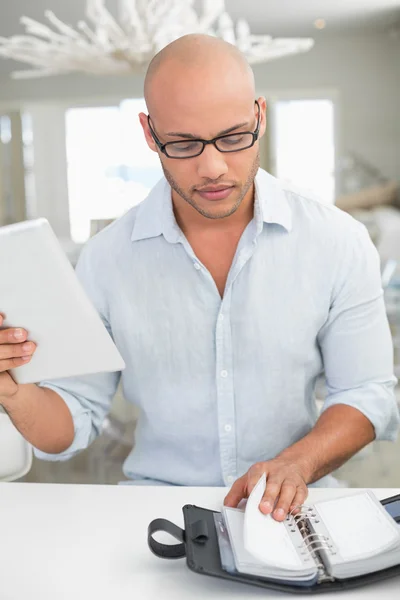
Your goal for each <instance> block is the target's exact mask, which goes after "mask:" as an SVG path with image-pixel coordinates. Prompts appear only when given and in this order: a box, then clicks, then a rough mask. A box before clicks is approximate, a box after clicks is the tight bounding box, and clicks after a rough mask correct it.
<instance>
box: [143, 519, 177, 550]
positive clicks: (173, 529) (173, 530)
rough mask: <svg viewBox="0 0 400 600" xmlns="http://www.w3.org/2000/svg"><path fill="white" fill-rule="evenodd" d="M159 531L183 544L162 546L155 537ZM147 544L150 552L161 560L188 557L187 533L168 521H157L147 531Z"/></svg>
mask: <svg viewBox="0 0 400 600" xmlns="http://www.w3.org/2000/svg"><path fill="white" fill-rule="evenodd" d="M158 531H165V532H166V533H169V534H170V535H172V537H174V538H175V539H176V540H179V542H181V543H180V544H161V543H160V542H157V541H156V540H155V539H154V538H153V535H154V534H155V533H157V532H158ZM147 542H148V544H149V548H150V550H151V551H152V552H153V554H155V555H156V556H158V557H160V558H183V557H184V556H186V548H185V532H184V531H183V529H181V528H180V527H178V526H177V525H175V524H174V523H171V521H168V520H167V519H155V520H154V521H152V522H151V523H150V525H149V527H148V529H147Z"/></svg>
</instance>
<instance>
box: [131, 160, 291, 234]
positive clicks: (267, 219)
mask: <svg viewBox="0 0 400 600" xmlns="http://www.w3.org/2000/svg"><path fill="white" fill-rule="evenodd" d="M255 221H256V226H257V229H259V228H262V224H263V223H275V224H277V225H281V226H282V227H284V229H286V231H291V229H292V213H291V209H290V206H289V202H288V199H287V197H286V194H285V191H284V189H283V188H282V186H281V184H280V182H279V181H278V179H276V178H275V177H273V176H272V175H270V174H269V173H267V172H266V171H264V170H263V169H259V170H258V173H257V175H256V178H255ZM160 235H164V237H165V239H166V240H167V241H168V242H170V243H176V242H178V241H179V239H180V237H181V232H180V229H179V227H178V224H177V222H176V219H175V216H174V211H173V208H172V199H171V187H170V185H169V184H168V182H167V180H166V179H165V178H164V177H162V178H161V179H160V181H159V182H158V183H157V184H156V185H155V186H154V187H153V189H152V190H151V191H150V193H149V195H148V196H147V198H146V199H145V200H143V202H141V203H140V204H139V206H138V210H137V214H136V219H135V224H134V227H133V231H132V236H131V240H132V241H134V242H136V241H138V240H144V239H147V238H152V237H158V236H160Z"/></svg>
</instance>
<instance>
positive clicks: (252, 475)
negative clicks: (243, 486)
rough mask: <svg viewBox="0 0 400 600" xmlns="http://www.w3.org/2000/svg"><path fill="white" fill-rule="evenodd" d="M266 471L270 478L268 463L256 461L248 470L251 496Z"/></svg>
mask: <svg viewBox="0 0 400 600" xmlns="http://www.w3.org/2000/svg"><path fill="white" fill-rule="evenodd" d="M264 473H265V475H266V477H267V479H268V464H267V463H266V462H263V463H256V464H255V465H253V466H252V467H251V468H250V469H249V470H248V472H247V493H248V495H249V496H250V494H251V492H252V491H253V489H254V488H255V487H256V485H257V483H258V482H259V481H260V477H261V475H263V474H264Z"/></svg>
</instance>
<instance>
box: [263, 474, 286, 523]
mask: <svg viewBox="0 0 400 600" xmlns="http://www.w3.org/2000/svg"><path fill="white" fill-rule="evenodd" d="M281 486H282V480H281V479H268V478H267V487H266V490H265V492H264V496H263V497H262V499H261V502H260V510H261V512H262V513H264V515H269V514H270V513H271V512H272V511H273V510H274V506H275V502H276V500H277V498H278V496H279V493H280V491H281Z"/></svg>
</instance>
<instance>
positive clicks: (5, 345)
mask: <svg viewBox="0 0 400 600" xmlns="http://www.w3.org/2000/svg"><path fill="white" fill-rule="evenodd" d="M3 322H4V317H3V315H1V314H0V328H1V327H2V325H3ZM27 337H28V333H27V331H25V329H21V328H10V329H0V403H1V398H10V397H11V396H14V395H15V394H16V393H17V391H18V384H17V383H16V382H15V381H14V379H13V378H12V377H11V375H10V374H9V373H8V369H15V368H17V367H21V366H22V365H26V364H27V363H28V362H29V361H30V360H31V358H32V355H33V353H34V352H35V350H36V344H34V342H27Z"/></svg>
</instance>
